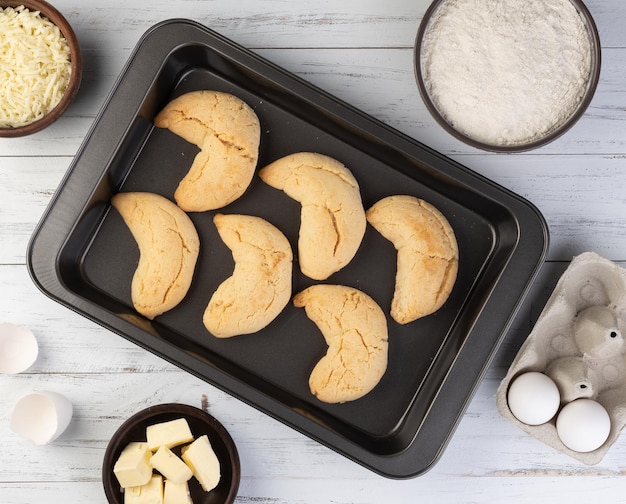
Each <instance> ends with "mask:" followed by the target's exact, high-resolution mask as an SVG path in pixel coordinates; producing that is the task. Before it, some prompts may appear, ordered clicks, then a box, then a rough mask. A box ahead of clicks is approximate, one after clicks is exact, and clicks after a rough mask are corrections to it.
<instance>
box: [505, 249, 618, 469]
mask: <svg viewBox="0 0 626 504" xmlns="http://www.w3.org/2000/svg"><path fill="white" fill-rule="evenodd" d="M622 334H624V335H626V270H624V269H623V268H621V267H619V266H617V265H616V264H615V263H613V262H611V261H609V260H607V259H604V258H602V257H601V256H599V255H598V254H596V253H593V252H586V253H584V254H581V255H579V256H576V257H575V258H574V259H573V260H572V262H571V264H570V265H569V267H568V268H567V270H566V271H565V272H564V273H563V275H562V276H561V278H560V279H559V281H558V283H557V285H556V287H555V289H554V292H553V293H552V295H551V296H550V298H549V299H548V302H547V303H546V305H545V307H544V309H543V311H542V312H541V314H540V315H539V318H538V320H537V323H536V324H535V326H534V328H533V330H532V331H531V333H530V334H529V336H528V338H527V339H526V341H525V342H524V344H523V345H522V347H521V348H520V350H519V352H518V354H517V355H516V357H515V359H514V360H513V362H512V364H511V366H510V368H509V370H508V372H507V374H506V376H505V377H504V379H503V380H502V382H501V383H500V385H499V387H498V390H497V393H496V405H497V408H498V411H499V412H500V414H501V415H502V416H503V417H504V418H506V419H507V420H509V421H511V422H513V423H514V424H515V425H517V426H518V427H519V428H521V429H522V430H524V431H525V432H527V433H528V434H530V435H532V436H533V437H535V438H537V439H539V440H540V441H542V442H544V443H545V444H547V445H549V446H551V447H553V448H555V449H556V450H558V451H560V452H563V453H565V454H567V455H569V456H571V457H573V458H575V459H577V460H579V461H580V462H583V463H585V464H588V465H594V464H597V463H598V462H600V461H601V460H602V458H603V457H604V455H605V454H606V452H607V451H608V450H609V448H610V447H611V445H612V444H613V443H614V442H615V440H616V439H617V438H618V437H619V435H620V432H621V430H622V429H623V427H624V424H626V362H625V353H626V347H625V345H624V339H623V337H622ZM529 371H539V372H542V373H544V374H546V375H548V376H550V378H552V379H553V380H554V382H555V383H556V384H557V386H558V388H559V392H560V395H561V406H564V405H565V404H566V403H568V402H570V401H573V400H575V399H578V398H583V397H584V398H590V399H593V400H595V401H597V402H599V403H600V404H601V405H602V406H604V408H605V409H606V410H607V412H608V414H609V417H610V419H611V431H610V433H609V437H608V439H607V440H606V442H605V443H604V444H603V445H602V446H601V447H599V448H598V449H596V450H594V451H591V452H586V453H580V452H576V451H573V450H571V449H569V448H567V447H566V446H565V445H564V444H563V443H562V442H561V440H560V439H559V436H558V435H557V431H556V418H557V415H558V413H557V415H555V416H554V417H553V418H552V420H550V421H549V422H547V423H545V424H542V425H537V426H531V425H526V424H524V423H522V422H520V421H519V420H518V419H517V418H515V416H513V414H512V413H511V411H510V409H509V407H508V404H507V397H506V396H507V391H508V388H509V384H510V383H511V382H512V381H513V380H514V379H515V378H517V377H518V376H519V375H520V374H523V373H525V372H529Z"/></svg>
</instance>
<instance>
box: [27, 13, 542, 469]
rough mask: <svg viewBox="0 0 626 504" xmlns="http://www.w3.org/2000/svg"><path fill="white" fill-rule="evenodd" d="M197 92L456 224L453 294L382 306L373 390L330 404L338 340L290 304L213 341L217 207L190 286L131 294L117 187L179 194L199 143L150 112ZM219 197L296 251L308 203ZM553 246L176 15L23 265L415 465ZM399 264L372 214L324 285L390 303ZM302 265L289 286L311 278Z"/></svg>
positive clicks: (218, 267)
mask: <svg viewBox="0 0 626 504" xmlns="http://www.w3.org/2000/svg"><path fill="white" fill-rule="evenodd" d="M381 85H384V83H381ZM196 89H214V90H220V91H226V92H230V93H232V94H234V95H236V96H238V97H239V98H241V99H243V100H245V101H246V102H247V103H248V104H249V105H250V106H251V107H252V108H253V109H254V110H255V111H256V113H257V115H258V116H259V119H260V122H261V131H262V137H261V147H260V153H259V166H263V165H265V164H267V163H269V162H270V161H273V160H275V159H277V158H279V157H281V156H284V155H286V154H290V153H294V152H299V151H315V152H320V153H323V154H326V155H329V156H332V157H335V158H337V159H338V160H340V161H341V162H343V163H344V164H345V165H346V166H347V167H348V168H350V170H351V171H352V172H353V173H354V175H355V177H356V178H357V180H358V182H359V184H360V187H361V193H362V197H363V202H364V206H365V208H369V206H371V205H372V204H373V203H375V202H376V201H378V200H379V199H380V198H382V197H385V196H388V195H392V194H412V195H414V196H417V197H419V198H423V199H425V200H427V201H429V202H431V203H432V204H434V205H435V206H436V207H437V208H438V209H439V210H441V211H442V212H443V214H444V215H445V216H446V217H447V218H448V220H449V221H450V223H451V225H452V227H453V228H454V231H455V233H456V237H457V240H458V243H459V250H460V260H459V274H458V278H457V281H456V284H455V286H454V289H453V291H452V293H451V295H450V297H449V299H448V301H447V302H446V304H445V305H444V306H443V307H442V308H441V309H440V310H439V311H437V312H436V313H435V314H433V315H430V316H428V317H425V318H423V319H420V320H418V321H415V322H413V323H411V324H407V325H404V326H401V325H399V324H397V323H395V322H394V321H393V320H392V319H391V318H388V325H389V365H388V369H387V372H386V373H385V375H384V376H383V378H382V380H381V382H380V383H379V385H378V386H377V387H376V388H375V389H374V390H373V391H372V392H371V393H369V394H368V395H366V396H365V397H363V398H361V399H359V400H356V401H353V402H349V403H345V404H324V403H321V402H320V401H318V400H317V399H316V398H315V397H314V396H313V395H312V394H311V393H310V391H309V389H308V376H309V374H310V372H311V370H312V368H313V366H314V364H315V363H316V362H317V360H319V359H320V358H321V356H322V355H323V354H324V353H325V351H326V346H325V343H324V340H323V338H322V336H321V334H320V333H319V331H318V329H317V328H316V327H315V325H314V324H313V323H312V322H311V321H310V320H309V319H308V318H307V317H306V315H305V313H304V310H302V309H297V308H295V307H293V306H292V305H291V304H289V305H288V306H287V307H286V308H285V310H284V311H283V312H282V313H281V314H280V315H279V317H278V318H277V319H276V320H274V321H273V322H272V323H271V324H270V325H269V326H268V327H267V328H266V329H264V330H262V331H260V332H259V333H256V334H253V335H245V336H237V337H234V338H230V339H217V338H214V337H213V336H211V335H210V334H209V333H208V332H207V331H206V329H205V328H204V326H203V325H202V313H203V311H204V308H205V306H206V304H207V302H208V300H209V298H210V296H211V294H212V292H213V291H214V290H215V288H216V287H217V285H219V283H220V282H222V281H223V280H224V279H225V278H227V277H228V276H230V275H231V273H232V268H233V261H232V257H231V255H230V251H229V250H228V249H227V248H226V247H225V245H224V244H223V243H222V242H221V240H220V239H219V236H218V235H217V232H216V229H215V227H214V225H213V222H212V218H213V216H214V214H215V212H204V213H191V214H189V215H190V217H191V219H192V220H193V222H194V224H195V225H196V227H197V229H198V232H199V235H200V239H201V253H200V257H199V262H198V266H197V269H196V273H195V276H194V281H193V283H192V286H191V288H190V290H189V293H188V295H187V297H186V298H185V300H183V302H182V303H181V304H180V305H179V306H177V307H176V308H174V309H172V310H171V311H169V312H167V313H165V314H163V315H162V316H160V317H157V319H155V320H154V321H150V320H147V319H145V318H144V317H142V316H141V315H139V314H138V313H136V312H135V311H134V309H133V308H132V303H131V300H130V283H131V278H132V275H133V273H134V270H135V267H136V265H137V260H138V256H139V255H138V254H139V253H138V249H137V246H136V244H135V242H134V240H133V238H132V235H131V234H130V232H129V231H128V229H127V228H126V226H125V225H124V222H123V221H122V219H121V217H120V216H119V214H118V213H117V212H116V211H115V210H114V209H112V207H111V205H110V199H111V196H112V195H113V194H115V193H117V192H119V191H150V192H155V193H158V194H161V195H163V196H165V197H168V198H172V197H173V193H174V190H175V188H176V186H177V184H178V182H179V181H180V179H181V178H182V177H183V176H184V175H185V173H186V171H187V170H188V169H189V167H190V165H191V162H192V160H193V158H194V156H195V154H196V153H197V148H196V147H195V146H193V145H191V144H188V143H187V142H185V141H184V140H182V139H181V138H179V137H177V136H176V135H174V134H172V133H170V132H169V131H167V130H163V129H158V128H155V127H154V126H153V124H152V120H153V118H154V116H155V115H156V113H157V112H158V111H159V110H160V109H161V108H162V107H163V106H164V105H165V104H166V103H167V102H168V101H170V100H171V99H172V98H173V97H175V96H177V95H180V94H181V93H184V92H186V91H190V90H196ZM220 212H223V213H244V214H252V215H258V216H261V217H263V218H265V219H267V220H268V221H270V222H271V223H273V224H274V225H276V226H277V227H279V228H280V229H281V230H282V231H283V232H284V233H285V235H286V236H287V238H288V239H289V240H290V242H291V244H292V247H293V249H294V251H296V250H297V248H296V246H297V235H298V229H299V219H300V207H299V204H298V203H297V202H295V201H293V200H291V199H290V198H289V197H287V196H286V195H285V194H283V193H282V192H280V191H277V190H275V189H273V188H271V187H269V186H267V185H265V184H264V183H263V182H262V181H261V180H260V179H259V178H258V177H255V179H254V180H253V182H252V184H251V185H250V187H249V189H248V191H247V192H246V193H245V194H244V195H243V196H242V197H241V198H240V199H239V200H237V201H235V202H234V203H232V204H230V205H229V206H227V207H226V208H224V209H222V210H220ZM547 244H548V231H547V227H546V225H545V222H544V219H543V217H542V216H541V214H540V213H539V212H538V211H537V210H536V209H535V208H534V207H533V206H532V205H531V204H530V203H529V202H527V201H525V200H524V199H522V198H520V197H519V196H517V195H515V194H513V193H511V192H510V191H508V190H506V189H504V188H502V187H500V186H498V185H497V184H495V183H493V182H492V181H490V180H487V179H485V178H483V177H481V176H479V175H478V174H476V173H474V172H472V171H470V170H469V169H467V168H465V167H463V166H461V165H459V164H458V163H456V162H454V161H452V160H451V159H449V158H447V157H445V156H443V155H441V154H439V153H437V152H435V151H433V150H431V149H429V148H428V147H426V146H424V145H422V144H420V143H418V142H416V141H415V140H413V139H411V138H409V137H407V136H405V135H403V134H401V133H399V132H398V131H395V130H394V129H392V128H390V127H388V126H386V125H384V124H382V123H381V122H379V121H377V120H375V119H373V118H372V117H369V116H367V115H366V114H364V113H362V112H360V111H358V110H356V109H354V108H352V107H350V106H349V105H347V104H346V103H343V102H341V101H340V100H338V99H337V98H335V97H333V96H331V95H329V94H327V93H325V92H323V91H322V90H320V89H318V88H316V87H314V86H312V85H310V84H308V83H307V82H305V81H303V80H302V79H300V78H298V77H296V76H294V75H292V74H290V73H288V72H286V71H285V70H283V69H281V68H279V67H278V66H276V65H273V64H272V63H270V62H268V61H266V60H265V59H263V58H261V57H259V56H258V55H256V54H254V53H253V52H251V51H248V50H246V49H244V48H242V47H240V46H238V45H236V44H234V43H233V42H231V41H229V40H228V39H226V38H224V37H223V36H220V35H219V34H217V33H214V32H213V31H211V30H210V29H208V28H206V27H204V26H202V25H199V24H197V23H195V22H192V21H188V20H169V21H165V22H163V23H160V24H158V25H156V26H154V27H153V28H152V29H150V30H149V31H148V32H146V34H145V35H144V36H143V37H142V38H141V40H140V41H139V43H138V45H137V47H136V48H135V50H134V52H133V53H132V55H131V57H130V59H129V62H128V63H127V65H126V67H125V69H124V70H123V72H122V73H121V76H120V78H119V79H118V81H117V83H116V85H115V86H114V88H113V90H112V93H111V94H110V96H109V98H108V99H107V101H106V103H105V105H104V106H103V108H102V110H101V111H100V113H99V115H98V117H97V119H96V121H95V122H94V125H93V127H92V129H91V130H90V132H89V134H88V135H87V137H86V139H85V141H84V143H83V145H82V146H81V148H80V150H79V151H78V153H77V155H76V157H75V159H74V161H73V163H72V165H71V167H70V168H69V170H68V173H67V174H66V176H65V178H64V180H63V181H62V183H61V185H60V187H59V188H58V190H57V192H56V194H55V196H54V198H53V199H52V201H51V203H50V205H49V207H48V209H47V211H46V213H45V215H44V216H43V218H42V220H41V222H40V223H39V226H38V228H37V229H36V231H35V233H34V235H33V237H32V239H31V242H30V245H29V250H28V264H29V269H30V273H31V276H32V278H33V280H34V282H35V283H36V284H37V285H38V287H39V288H40V289H41V290H42V291H43V292H44V293H45V294H47V295H48V296H50V297H51V298H53V299H55V300H56V301H58V302H60V303H61V304H63V305H65V306H67V307H69V308H71V309H72V310H75V311H77V312H79V313H81V314H82V315H84V316H86V317H88V318H89V319H91V320H94V321H95V322H97V323H99V324H101V325H103V326H105V327H107V328H109V329H111V330H112V331H114V332H116V333H118V334H120V335H121V336H123V337H125V338H127V339H128V340H130V341H132V342H134V343H136V344H137V345H139V346H141V347H143V348H145V349H147V350H149V351H151V352H153V353H155V354H157V355H159V356H161V357H163V358H164V359H167V360H168V361H170V362H172V363H174V364H176V365H177V366H179V367H181V368H182V369H184V370H187V371H189V372H190V373H193V374H194V375H196V376H198V377H200V378H202V379H204V380H206V381H207V382H209V383H212V384H214V385H216V386H217V387H220V388H221V389H223V390H225V391H227V392H228V393H230V394H232V395H234V396H236V397H238V398H240V399H242V400H243V401H245V402H247V403H249V404H251V405H253V406H255V407H257V408H259V409H260V410H262V411H264V412H265V413H267V414H269V415H271V416H273V417H275V418H277V419H279V420H280V421H282V422H284V423H286V424H288V425H290V426H291V427H293V428H295V429H297V430H298V431H300V432H302V433H304V434H306V435H308V436H310V437H311V438H313V439H316V440H318V441H319V442H321V443H323V444H325V445H327V446H328V447H330V448H332V449H334V450H336V451H338V452H340V453H342V454H343V455H345V456H347V457H349V458H351V459H353V460H355V461H356V462H358V463H360V464H362V465H364V466H366V467H368V468H369V469H371V470H373V471H375V472H377V473H379V474H381V475H384V476H387V477H391V478H408V477H414V476H417V475H419V474H422V473H424V472H425V471H426V470H428V469H429V468H430V467H431V466H432V465H433V464H434V463H435V461H436V460H437V458H438V457H439V455H440V454H441V452H442V450H443V448H444V446H445V445H446V443H447V441H448V440H449V438H450V436H451V434H452V432H453V431H454V428H455V426H456V424H457V422H458V420H459V418H460V417H461V415H462V414H463V412H464V410H465V408H466V406H467V404H468V402H469V400H470V398H471V396H472V395H473V392H474V390H475V388H476V387H477V385H478V383H479V381H480V379H481V378H482V375H483V373H484V371H485V370H486V368H487V366H488V364H489V362H490V360H491V358H492V356H493V354H494V353H495V351H496V349H497V347H498V346H499V344H500V342H501V340H502V339H503V337H504V335H505V334H506V331H507V329H508V327H509V325H510V323H511V321H512V318H513V316H514V314H515V313H516V311H517V309H518V307H519V305H520V303H521V301H522V299H523V297H524V296H525V294H526V292H527V290H528V288H529V286H530V284H531V282H532V280H533V278H534V276H535V275H536V273H537V270H538V269H539V267H540V265H541V263H542V262H543V259H544V256H545V253H546V250H547ZM295 255H297V254H295ZM395 261H396V253H395V250H394V249H393V246H392V245H391V244H390V243H389V242H387V241H386V240H385V239H383V238H382V237H381V236H380V235H379V234H378V233H377V232H376V231H375V230H373V228H371V227H368V229H367V231H366V233H365V237H364V240H363V243H362V245H361V247H360V249H359V251H358V253H357V255H356V257H355V258H354V260H353V261H352V262H351V263H350V264H349V265H348V266H346V267H345V268H344V269H343V270H341V271H339V272H337V273H336V274H334V275H333V276H332V277H330V278H329V279H328V280H327V281H326V283H338V284H345V285H351V286H353V287H356V288H359V289H361V290H363V291H365V292H367V293H368V294H369V295H370V296H372V297H373V298H374V299H375V300H376V301H377V302H378V303H379V304H380V305H381V307H383V309H384V310H385V311H386V312H388V308H389V305H390V302H391V297H392V294H393V287H394V279H395V267H396V266H395ZM294 266H295V267H294V276H293V289H294V293H295V292H298V291H300V290H301V289H303V288H305V287H306V286H308V285H311V284H313V283H314V282H313V281H311V280H309V279H307V278H306V277H304V276H303V275H302V274H300V273H299V270H298V268H297V262H296V263H295V265H294ZM120 365H123V363H120Z"/></svg>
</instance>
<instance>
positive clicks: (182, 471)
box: [150, 446, 193, 483]
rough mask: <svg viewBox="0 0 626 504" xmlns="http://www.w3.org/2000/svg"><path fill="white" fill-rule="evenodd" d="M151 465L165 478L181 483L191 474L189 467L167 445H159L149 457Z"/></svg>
mask: <svg viewBox="0 0 626 504" xmlns="http://www.w3.org/2000/svg"><path fill="white" fill-rule="evenodd" d="M150 463H151V464H152V467H154V468H155V469H156V470H157V471H159V472H160V473H161V474H162V475H163V476H164V477H165V479H166V480H170V481H173V482H174V483H183V482H185V481H187V480H189V478H191V477H192V476H193V473H192V472H191V469H189V467H188V466H187V464H185V463H184V462H183V461H182V460H181V459H179V458H178V457H177V456H176V455H175V454H174V453H172V450H170V449H169V448H168V447H167V446H161V448H159V449H158V450H157V452H156V453H155V454H154V455H152V458H151V459H150Z"/></svg>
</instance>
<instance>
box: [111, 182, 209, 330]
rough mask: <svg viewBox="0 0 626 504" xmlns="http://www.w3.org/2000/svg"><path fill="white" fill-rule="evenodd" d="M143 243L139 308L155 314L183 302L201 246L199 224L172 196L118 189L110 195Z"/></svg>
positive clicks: (134, 291)
mask: <svg viewBox="0 0 626 504" xmlns="http://www.w3.org/2000/svg"><path fill="white" fill-rule="evenodd" d="M111 203H112V205H113V206H114V207H115V208H116V209H117V211H118V212H119V213H120V215H121V216H122V218H123V219H124V222H125V223H126V225H127V226H128V229H129V230H130V232H131V233H132V235H133V237H134V238H135V241H136V242H137V246H138V247H139V263H138V265H137V269H136V270H135V273H134V275H133V279H132V282H131V299H132V302H133V306H134V307H135V309H136V310H137V311H138V312H139V313H141V314H142V315H143V316H145V317H146V318H148V319H153V318H154V317H156V316H157V315H160V314H162V313H164V312H166V311H168V310H171V309H172V308H174V307H175V306H176V305H177V304H178V303H180V302H181V301H182V300H183V298H184V297H185V295H186V294H187V291H188V290H189V287H190V286H191V281H192V279H193V273H194V270H195V267H196V262H197V260H198V253H199V251H200V240H199V238H198V233H197V231H196V228H195V226H194V224H193V222H192V221H191V219H190V218H189V216H188V215H187V214H186V213H185V212H183V211H182V210H181V209H180V208H178V206H176V205H175V204H174V203H173V202H171V201H170V200H168V199H167V198H164V197H163V196H160V195H158V194H154V193H146V192H126V193H118V194H116V195H115V196H113V198H112V200H111Z"/></svg>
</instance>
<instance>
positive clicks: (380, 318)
mask: <svg viewBox="0 0 626 504" xmlns="http://www.w3.org/2000/svg"><path fill="white" fill-rule="evenodd" d="M293 303H294V305H295V306H296V307H298V308H302V307H304V309H305V311H306V314H307V316H308V317H309V318H310V319H311V320H312V321H313V322H314V323H315V324H316V325H317V327H318V328H319V330H320V331H321V333H322V335H323V336H324V339H325V340H326V344H327V345H328V351H327V352H326V355H324V357H322V359H321V360H320V361H319V362H318V363H317V364H316V365H315V367H314V368H313V371H312V373H311V375H310V377H309V388H310V389H311V393H312V394H314V395H315V396H316V397H317V398H318V399H319V400H320V401H323V402H326V403H342V402H346V401H354V400H355V399H359V398H361V397H363V396H364V395H365V394H367V393H368V392H370V391H371V390H372V389H373V388H374V387H375V386H376V385H377V384H378V383H379V382H380V379H381V378H382V376H383V375H384V374H385V371H386V370H387V354H388V343H387V338H388V334H387V319H386V317H385V314H384V313H383V310H382V309H381V308H380V306H378V304H377V303H376V302H375V301H374V300H373V299H372V298H371V297H369V296H368V295H367V294H365V293H364V292H362V291H360V290H358V289H354V288H352V287H346V286H344V285H327V284H317V285H312V286H311V287H308V288H306V289H304V290H303V291H301V292H299V293H298V294H296V295H295V296H294V299H293Z"/></svg>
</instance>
